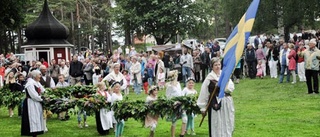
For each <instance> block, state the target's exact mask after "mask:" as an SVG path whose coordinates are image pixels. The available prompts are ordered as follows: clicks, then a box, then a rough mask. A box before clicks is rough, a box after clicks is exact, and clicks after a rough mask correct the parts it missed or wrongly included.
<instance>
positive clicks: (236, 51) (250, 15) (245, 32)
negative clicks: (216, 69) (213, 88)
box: [218, 0, 260, 99]
mask: <svg viewBox="0 0 320 137" xmlns="http://www.w3.org/2000/svg"><path fill="white" fill-rule="evenodd" d="M259 2H260V0H253V2H252V3H251V4H250V6H249V8H248V9H247V11H246V13H245V14H244V15H243V16H242V18H241V20H240V21H239V23H238V25H237V26H236V27H235V28H234V30H233V31H232V33H231V34H230V36H229V38H228V40H227V43H226V47H225V51H224V53H225V54H224V59H223V68H222V72H221V75H220V79H219V82H218V86H219V87H220V92H219V99H221V98H223V97H224V90H225V87H226V86H227V84H228V81H229V79H230V76H231V74H232V72H233V70H234V68H235V66H236V65H237V63H238V61H239V60H240V58H241V56H242V53H243V49H244V47H245V44H246V43H247V41H248V38H249V36H250V32H251V29H252V26H253V23H254V20H255V17H256V13H257V10H258V6H259Z"/></svg>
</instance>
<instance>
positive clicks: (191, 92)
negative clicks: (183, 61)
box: [182, 77, 197, 135]
mask: <svg viewBox="0 0 320 137" xmlns="http://www.w3.org/2000/svg"><path fill="white" fill-rule="evenodd" d="M194 82H195V79H193V78H192V77H189V78H188V79H187V80H186V83H187V87H185V88H184V89H183V90H182V94H183V95H184V96H195V95H196V94H197V91H196V90H195V89H194ZM187 117H188V122H187V128H186V133H187V134H190V133H188V130H189V129H191V135H196V133H195V132H194V113H191V114H187Z"/></svg>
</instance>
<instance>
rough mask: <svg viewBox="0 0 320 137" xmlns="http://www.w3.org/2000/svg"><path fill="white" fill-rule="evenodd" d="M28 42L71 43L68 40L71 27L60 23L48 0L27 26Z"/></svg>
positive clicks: (34, 43)
mask: <svg viewBox="0 0 320 137" xmlns="http://www.w3.org/2000/svg"><path fill="white" fill-rule="evenodd" d="M25 33H26V37H27V38H28V42H27V44H30V45H36V44H69V42H67V41H66V39H67V38H68V35H69V29H68V28H67V27H66V26H65V25H63V24H62V23H60V22H59V21H58V20H57V19H56V18H55V17H54V16H53V15H52V14H51V11H50V9H49V7H48V2H47V0H45V1H44V5H43V9H42V12H41V13H40V15H39V17H38V18H37V19H36V20H35V21H34V22H32V23H31V24H30V25H28V27H27V28H26V31H25Z"/></svg>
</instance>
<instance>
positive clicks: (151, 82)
mask: <svg viewBox="0 0 320 137" xmlns="http://www.w3.org/2000/svg"><path fill="white" fill-rule="evenodd" d="M148 84H149V86H150V87H151V86H152V84H153V78H148Z"/></svg>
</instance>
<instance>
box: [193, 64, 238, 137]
mask: <svg viewBox="0 0 320 137" xmlns="http://www.w3.org/2000/svg"><path fill="white" fill-rule="evenodd" d="M210 67H211V69H212V71H211V72H210V73H209V74H208V76H207V77H206V79H205V80H204V82H203V83H202V86H201V91H200V93H199V97H198V100H197V105H198V106H199V108H200V110H201V112H202V115H207V114H206V113H205V112H206V109H208V124H209V136H210V137H231V136H232V134H233V131H234V119H235V109H234V104H233V98H232V96H231V93H232V92H233V90H234V84H233V82H232V80H231V79H229V82H228V84H227V86H226V87H225V90H224V93H225V96H224V97H223V98H222V99H221V100H220V102H219V101H218V99H217V98H218V94H219V90H220V88H219V87H216V86H217V83H218V81H219V78H220V76H221V74H222V73H221V60H220V59H219V58H213V59H212V60H211V62H210ZM215 88H217V90H216V92H213V91H214V89H215ZM211 96H213V98H212V101H211V102H209V99H210V97H211ZM208 102H209V104H208ZM207 105H209V106H208V107H207Z"/></svg>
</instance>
